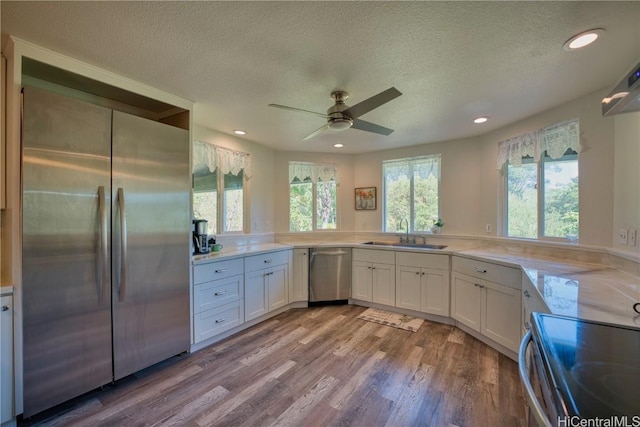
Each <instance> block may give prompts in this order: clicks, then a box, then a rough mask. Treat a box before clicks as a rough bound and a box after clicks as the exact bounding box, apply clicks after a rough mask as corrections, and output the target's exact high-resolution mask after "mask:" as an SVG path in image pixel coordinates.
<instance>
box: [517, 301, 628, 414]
mask: <svg viewBox="0 0 640 427" xmlns="http://www.w3.org/2000/svg"><path fill="white" fill-rule="evenodd" d="M531 320H532V321H531V324H532V327H531V330H530V332H528V333H527V335H526V336H525V338H524V339H523V341H522V345H521V347H520V375H521V378H522V381H523V385H524V388H525V394H526V398H527V400H528V402H529V407H530V416H529V418H530V421H531V420H532V419H534V420H536V421H537V423H538V424H540V425H545V426H549V425H554V426H557V425H566V426H569V425H582V424H577V423H578V422H579V420H597V419H599V420H609V421H607V422H610V423H618V424H610V425H625V426H626V425H640V398H638V387H639V386H640V329H638V328H633V327H629V326H621V325H613V324H607V323H602V322H595V321H588V320H580V319H576V318H571V317H562V316H554V315H548V314H540V313H532V315H531ZM530 344H532V345H530ZM594 422H595V421H594ZM585 425H586V424H585ZM589 425H591V424H589ZM594 425H600V424H594ZM602 425H605V424H602ZM607 425H609V424H607Z"/></svg>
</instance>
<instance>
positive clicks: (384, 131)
mask: <svg viewBox="0 0 640 427" xmlns="http://www.w3.org/2000/svg"><path fill="white" fill-rule="evenodd" d="M351 129H359V130H365V131H367V132H373V133H379V134H380V135H385V136H386V135H390V134H391V132H393V129H389V128H386V127H384V126H380V125H377V124H375V123H371V122H367V121H364V120H360V119H356V120H354V121H353V125H351Z"/></svg>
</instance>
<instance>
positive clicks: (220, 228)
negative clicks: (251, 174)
mask: <svg viewBox="0 0 640 427" xmlns="http://www.w3.org/2000/svg"><path fill="white" fill-rule="evenodd" d="M209 172H210V173H211V174H214V173H215V176H216V189H215V192H216V230H213V229H212V228H211V224H209V230H208V232H209V234H217V235H222V234H224V235H237V234H244V232H245V230H246V228H247V215H246V212H247V180H246V179H245V178H244V169H242V170H241V171H240V172H239V173H242V177H241V178H240V180H241V183H242V229H241V230H233V231H226V230H225V226H224V224H225V220H226V203H225V187H224V179H225V175H227V174H224V173H219V172H220V171H219V169H218V168H216V170H214V171H211V170H210V171H209ZM233 176H237V175H233ZM192 191H193V195H195V194H197V193H196V191H195V187H194V189H193V190H192ZM191 200H192V201H191V203H192V204H193V196H192V197H191ZM192 210H195V209H194V208H193V207H192Z"/></svg>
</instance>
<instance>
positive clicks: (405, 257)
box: [396, 252, 449, 270]
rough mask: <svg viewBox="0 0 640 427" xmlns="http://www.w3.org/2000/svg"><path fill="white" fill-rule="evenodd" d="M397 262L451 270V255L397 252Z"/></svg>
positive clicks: (398, 263)
mask: <svg viewBox="0 0 640 427" xmlns="http://www.w3.org/2000/svg"><path fill="white" fill-rule="evenodd" d="M396 264H397V265H407V266H413V267H423V268H435V269H438V270H449V255H434V254H418V253H415V252H396Z"/></svg>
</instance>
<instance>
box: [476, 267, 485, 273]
mask: <svg viewBox="0 0 640 427" xmlns="http://www.w3.org/2000/svg"><path fill="white" fill-rule="evenodd" d="M476 271H477V272H478V273H486V272H487V270H485V269H484V268H480V267H476Z"/></svg>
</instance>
